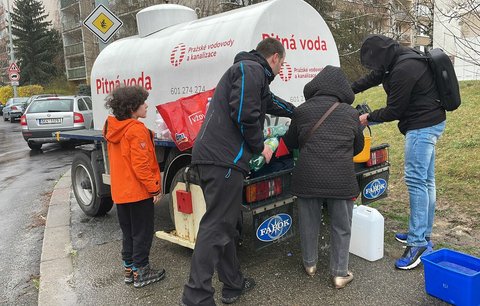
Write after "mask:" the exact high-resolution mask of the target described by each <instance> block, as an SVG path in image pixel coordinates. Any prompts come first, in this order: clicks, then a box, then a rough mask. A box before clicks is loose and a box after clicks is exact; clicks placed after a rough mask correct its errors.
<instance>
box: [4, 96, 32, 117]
mask: <svg viewBox="0 0 480 306" xmlns="http://www.w3.org/2000/svg"><path fill="white" fill-rule="evenodd" d="M27 100H28V97H26V98H10V99H8V100H7V103H6V104H5V107H4V108H3V120H5V121H8V120H10V122H11V123H13V122H15V120H18V119H20V117H21V116H22V115H23V112H24V111H25V108H26V107H27V103H26V102H27Z"/></svg>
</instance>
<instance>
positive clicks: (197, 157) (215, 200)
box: [182, 38, 294, 305]
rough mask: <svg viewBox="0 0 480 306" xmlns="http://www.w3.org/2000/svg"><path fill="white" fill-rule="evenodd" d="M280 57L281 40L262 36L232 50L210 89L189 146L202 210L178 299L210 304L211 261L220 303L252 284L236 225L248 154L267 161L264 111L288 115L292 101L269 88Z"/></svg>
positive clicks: (267, 151) (291, 110) (268, 153)
mask: <svg viewBox="0 0 480 306" xmlns="http://www.w3.org/2000/svg"><path fill="white" fill-rule="evenodd" d="M284 59H285V49H284V47H283V45H282V44H281V43H280V42H279V41H278V40H276V39H273V38H267V39H264V40H262V41H261V42H260V43H259V44H258V46H257V47H256V50H252V51H250V52H241V53H239V54H237V56H236V57H235V60H234V64H233V65H232V66H231V67H230V68H229V69H228V70H227V71H226V72H225V74H224V75H223V76H222V78H221V79H220V81H219V83H218V85H217V87H216V89H215V93H214V96H213V98H212V100H211V102H210V105H209V108H208V111H207V115H206V118H205V121H204V123H203V125H202V128H201V129H200V132H199V133H198V135H199V136H198V137H197V139H196V141H195V144H194V146H193V154H192V164H193V165H195V167H196V169H197V171H198V173H199V177H200V186H201V187H202V190H203V193H204V196H205V202H206V205H207V210H206V212H205V214H204V216H203V218H202V220H201V222H200V227H199V230H198V235H197V241H196V243H195V249H194V251H193V255H192V263H191V268H190V278H189V280H188V283H187V284H186V285H185V287H184V291H183V296H182V303H183V304H184V305H215V301H214V299H213V293H214V289H213V288H212V276H213V272H214V268H215V267H216V268H217V272H218V277H219V280H220V281H221V282H222V283H223V289H222V298H221V299H222V302H223V303H226V304H231V303H234V302H235V301H236V300H237V299H238V298H239V297H240V295H241V294H243V293H244V292H245V291H248V290H249V289H251V288H253V286H254V285H255V282H254V280H253V279H252V278H245V277H244V276H243V275H242V273H241V271H240V264H239V262H238V258H237V250H236V243H235V241H236V238H238V231H237V230H236V225H237V221H238V218H239V216H240V205H241V202H242V190H243V179H244V177H245V175H246V174H248V172H249V166H248V161H249V160H250V158H251V157H252V154H263V155H264V156H265V158H266V161H267V162H268V161H269V160H270V158H271V157H272V151H271V149H270V148H269V147H268V146H265V147H264V144H263V141H264V140H263V124H264V120H265V114H266V113H269V114H273V115H276V116H286V117H291V115H292V113H293V109H294V106H293V105H292V104H290V103H288V102H285V101H283V100H282V99H280V98H278V97H276V96H275V95H273V94H272V93H271V92H270V88H269V84H270V82H272V81H273V79H274V77H275V75H276V74H278V73H279V71H280V68H281V66H282V64H283V61H284Z"/></svg>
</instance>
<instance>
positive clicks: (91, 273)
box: [69, 193, 446, 305]
mask: <svg viewBox="0 0 480 306" xmlns="http://www.w3.org/2000/svg"><path fill="white" fill-rule="evenodd" d="M70 201H71V222H72V223H71V236H72V245H73V249H74V254H75V255H74V256H72V259H73V274H72V275H71V277H70V278H69V286H71V287H72V288H73V291H74V292H75V294H76V298H77V303H78V304H81V305H93V304H97V305H106V304H111V305H113V304H115V305H134V304H152V305H178V301H179V299H180V296H181V294H182V290H183V285H184V284H185V282H186V281H187V278H188V274H189V269H190V257H191V254H192V251H191V250H189V249H187V248H184V247H181V246H178V245H175V244H172V243H170V242H167V241H162V240H160V239H158V238H156V237H155V238H154V241H153V247H152V251H151V258H150V260H151V263H152V265H153V266H156V267H164V268H165V269H166V271H167V276H166V278H165V280H163V281H161V282H159V283H156V284H153V285H149V286H147V287H144V288H140V289H137V288H134V287H133V286H131V285H126V284H124V283H123V274H122V272H123V269H122V265H121V257H120V248H121V231H120V229H119V226H118V222H117V217H116V210H115V207H114V208H113V209H112V211H110V213H109V214H108V215H107V216H105V217H102V218H89V217H87V216H85V215H84V214H83V212H82V211H81V210H80V208H79V206H78V205H77V203H76V200H75V198H74V197H73V194H72V193H71V198H70ZM165 204H166V203H163V204H161V205H159V206H157V207H156V212H155V220H156V229H157V230H159V229H168V228H171V227H172V225H171V222H170V220H169V214H168V208H167V206H166V205H165ZM295 218H296V217H295ZM295 218H294V220H295ZM245 231H246V233H245V241H244V242H245V243H244V245H243V246H242V247H241V248H240V249H239V257H240V261H241V264H242V269H243V272H244V274H245V275H248V276H251V277H254V278H255V281H256V282H257V286H256V287H255V288H254V289H253V290H252V291H251V292H249V293H248V294H246V295H245V296H244V297H242V298H241V299H240V300H239V301H238V302H237V303H236V304H237V305H446V304H445V303H443V302H441V301H439V300H437V299H435V298H433V297H431V296H429V295H427V294H426V293H425V291H424V278H423V267H419V268H417V269H415V270H412V271H399V270H396V269H395V268H394V267H393V262H394V258H392V257H389V256H385V257H384V258H383V259H381V260H378V261H376V262H369V261H366V260H364V259H362V258H359V257H357V256H355V255H351V257H350V269H351V270H352V271H353V273H354V275H355V279H354V281H353V282H352V283H351V284H350V285H349V286H348V287H347V288H345V289H342V290H336V289H334V288H333V287H332V285H331V284H330V281H329V276H328V273H327V267H328V238H325V236H324V239H323V240H322V243H321V244H320V245H321V247H320V258H319V267H318V268H319V269H318V271H319V272H318V273H317V275H316V276H315V277H313V278H312V277H308V276H306V274H305V273H304V272H303V268H302V266H301V254H300V249H299V248H300V244H299V239H298V235H296V236H295V237H293V238H292V239H290V240H288V241H284V242H282V243H281V244H276V245H273V246H271V247H269V248H266V249H263V250H261V251H258V252H257V251H254V250H253V248H252V244H253V241H252V239H251V237H253V230H252V220H251V218H248V217H246V218H245ZM396 247H398V251H399V252H402V251H401V249H402V246H401V245H400V244H398V245H397V246H396ZM213 283H214V287H215V288H216V289H217V290H216V293H215V295H216V301H217V304H218V305H221V304H222V303H221V301H220V288H221V287H220V284H219V282H218V280H217V278H216V276H215V277H214V280H213Z"/></svg>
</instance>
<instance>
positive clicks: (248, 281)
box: [222, 278, 255, 304]
mask: <svg viewBox="0 0 480 306" xmlns="http://www.w3.org/2000/svg"><path fill="white" fill-rule="evenodd" d="M253 287H255V280H254V279H253V278H245V279H244V280H243V288H242V292H240V294H239V295H237V296H233V297H223V296H222V303H223V304H233V303H235V302H236V301H237V300H238V299H239V298H240V296H241V295H242V294H244V293H245V292H247V291H250V290H251V289H252V288H253Z"/></svg>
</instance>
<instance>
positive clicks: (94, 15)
mask: <svg viewBox="0 0 480 306" xmlns="http://www.w3.org/2000/svg"><path fill="white" fill-rule="evenodd" d="M83 24H84V25H85V26H86V27H87V28H88V29H89V30H90V31H92V33H93V34H95V35H96V36H97V37H98V38H100V40H102V41H103V42H104V43H107V42H108V41H109V40H110V38H112V36H113V34H115V33H116V32H117V31H118V29H120V27H121V26H122V25H123V22H122V21H121V20H120V19H119V18H118V17H117V16H115V15H114V14H113V13H112V12H111V11H110V10H108V9H107V8H106V7H105V6H103V5H102V4H99V5H98V6H97V7H96V8H95V9H94V10H93V11H92V12H91V13H90V15H88V17H87V18H86V19H85V20H84V21H83Z"/></svg>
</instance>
